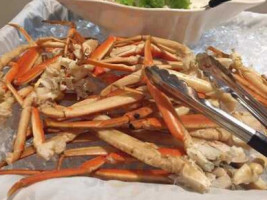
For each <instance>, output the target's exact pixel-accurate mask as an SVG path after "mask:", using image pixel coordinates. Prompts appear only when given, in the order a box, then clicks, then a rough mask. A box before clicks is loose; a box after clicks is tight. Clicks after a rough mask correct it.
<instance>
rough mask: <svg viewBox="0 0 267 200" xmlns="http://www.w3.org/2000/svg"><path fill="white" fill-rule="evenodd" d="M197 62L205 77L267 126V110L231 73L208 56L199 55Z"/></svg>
mask: <svg viewBox="0 0 267 200" xmlns="http://www.w3.org/2000/svg"><path fill="white" fill-rule="evenodd" d="M197 62H198V63H199V68H200V69H201V70H202V71H203V72H204V75H205V76H206V77H208V78H209V80H210V81H211V83H213V85H214V86H215V87H216V88H217V89H219V90H220V91H221V92H225V93H229V94H231V96H232V97H233V98H234V99H236V100H237V101H238V102H239V103H240V104H241V105H242V106H244V107H245V108H246V109H247V110H248V111H249V112H250V113H251V114H252V115H253V116H254V117H255V118H256V119H258V120H259V121H260V122H261V124H262V125H263V126H265V127H266V126H267V109H266V108H265V107H264V106H263V105H261V103H259V102H258V101H256V100H255V98H254V97H252V96H251V95H250V94H249V93H248V92H247V91H246V90H244V89H243V88H242V86H240V85H239V83H238V82H237V81H236V79H235V78H234V76H233V75H232V73H231V71H230V70H229V69H227V68H225V67H224V66H223V65H222V64H221V63H220V62H219V61H217V60H216V59H215V58H214V57H212V56H209V55H208V54H205V53H203V54H198V55H197Z"/></svg>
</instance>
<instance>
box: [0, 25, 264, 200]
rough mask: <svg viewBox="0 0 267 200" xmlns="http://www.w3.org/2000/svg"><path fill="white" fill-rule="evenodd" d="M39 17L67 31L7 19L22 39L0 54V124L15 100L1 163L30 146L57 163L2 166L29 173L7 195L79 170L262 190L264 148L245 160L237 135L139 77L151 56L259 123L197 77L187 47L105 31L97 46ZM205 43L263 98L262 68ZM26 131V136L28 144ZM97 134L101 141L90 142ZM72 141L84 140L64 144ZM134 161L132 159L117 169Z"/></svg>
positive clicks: (27, 152)
mask: <svg viewBox="0 0 267 200" xmlns="http://www.w3.org/2000/svg"><path fill="white" fill-rule="evenodd" d="M44 22H45V23H50V24H59V25H63V26H67V27H69V31H68V34H67V37H66V38H64V39H57V38H54V37H46V38H39V39H37V40H34V39H32V38H31V36H30V35H28V33H27V32H26V31H25V30H24V29H23V28H22V27H20V26H18V25H15V24H11V25H12V26H13V27H14V28H16V29H18V31H20V32H21V33H22V34H23V35H24V36H25V38H26V40H27V42H28V44H25V45H22V46H20V47H17V48H16V49H14V50H12V51H11V52H8V53H6V54H5V55H3V56H2V57H1V58H0V69H2V68H8V71H7V73H5V74H4V73H2V74H1V82H0V86H1V87H0V111H3V112H1V113H0V116H1V120H2V123H5V119H7V117H10V116H11V113H12V108H13V105H14V104H15V102H17V103H18V104H19V105H20V106H21V114H20V120H19V123H18V129H17V132H16V137H15V140H14V146H13V149H12V152H10V153H9V154H7V156H6V158H5V160H3V161H2V162H1V163H0V166H1V167H5V166H7V165H9V164H12V163H14V162H16V161H18V160H21V159H23V158H25V157H28V156H31V155H34V154H37V155H39V156H40V157H41V158H40V159H45V160H50V159H51V158H52V157H54V156H55V155H59V156H58V163H57V166H56V169H54V170H46V169H36V170H25V169H11V170H10V169H8V170H7V169H2V170H0V174H21V175H28V176H27V177H25V178H23V179H21V180H20V181H18V182H17V183H16V184H15V185H13V187H12V188H11V189H10V191H9V193H8V195H9V196H11V195H13V194H14V193H15V192H16V191H17V190H19V189H21V188H23V187H27V186H29V185H31V184H33V183H36V182H39V181H43V180H47V179H51V178H58V177H66V176H78V175H88V176H94V177H98V178H101V179H105V180H106V179H108V180H109V179H117V180H122V181H143V182H157V183H167V184H170V183H174V182H175V183H179V184H181V185H183V186H186V187H189V188H191V189H193V190H195V191H198V192H201V193H203V192H207V191H208V190H209V188H210V187H220V188H232V187H235V186H242V187H244V188H248V189H249V188H257V189H266V184H265V183H264V181H263V180H262V179H261V177H260V176H261V174H262V173H263V171H264V170H263V169H264V167H265V165H264V159H263V158H262V157H260V156H259V158H257V159H254V160H252V159H249V157H248V156H247V155H246V154H245V149H246V150H247V149H249V147H247V146H246V145H245V144H244V143H242V142H241V141H240V140H238V139H237V138H235V137H234V136H233V135H232V134H231V133H229V132H227V131H226V130H224V129H223V128H221V127H219V125H217V124H216V123H214V122H213V121H211V120H210V119H208V118H206V117H205V116H203V115H202V114H199V113H197V112H196V111H195V110H193V109H191V108H189V107H187V106H186V105H184V104H182V103H181V102H179V101H177V100H174V99H171V98H170V97H168V96H167V95H166V94H165V93H164V92H162V91H161V90H159V89H158V88H157V87H155V86H154V85H153V84H152V82H151V81H150V80H149V79H148V78H147V77H146V76H145V73H144V69H145V68H146V67H151V66H152V65H157V66H158V67H160V68H164V69H166V70H168V71H169V73H171V74H173V75H175V76H177V77H178V78H179V79H181V80H183V81H185V82H186V83H187V84H188V85H189V86H191V87H193V88H194V89H195V90H196V91H197V92H198V94H199V96H201V98H206V99H207V100H209V101H210V102H211V103H213V104H214V105H215V106H218V107H220V108H224V109H227V110H228V111H229V112H232V113H233V115H235V116H237V117H240V118H242V119H243V121H244V122H245V123H248V124H249V125H251V124H253V125H255V124H257V123H254V122H255V119H254V118H253V117H252V116H251V115H249V114H247V113H245V114H244V113H240V112H237V111H236V109H235V108H236V104H237V102H236V101H235V100H234V99H233V98H232V97H231V96H229V95H227V94H224V93H222V92H220V91H217V89H216V88H214V87H213V85H212V84H211V83H210V82H209V80H208V79H206V78H205V77H203V75H202V72H201V70H200V69H199V68H198V62H197V61H196V59H195V55H194V54H193V53H192V52H191V50H190V49H189V48H188V47H186V46H185V45H182V44H180V43H178V42H175V41H170V40H167V39H162V38H158V37H153V36H148V35H143V36H135V37H131V38H119V37H114V36H110V37H108V38H107V40H106V41H104V42H103V43H102V44H100V45H99V44H98V41H96V40H94V39H85V38H84V37H83V36H82V35H81V34H80V33H79V32H78V31H77V30H76V26H75V24H74V23H72V22H61V21H44ZM209 50H210V51H212V52H213V54H214V56H215V57H216V58H217V59H218V60H219V61H220V62H222V63H223V64H224V65H225V66H226V67H230V68H231V69H232V70H233V74H234V76H235V77H236V79H237V81H239V83H240V84H241V85H242V86H244V87H245V88H246V89H247V90H248V91H249V92H251V93H252V91H253V95H254V96H255V98H256V99H258V100H259V101H260V102H262V103H263V104H264V105H267V104H266V91H267V85H266V79H265V78H264V77H261V76H260V75H259V74H257V73H256V72H254V71H253V70H251V69H248V68H246V67H244V66H243V64H242V62H241V60H240V57H239V56H237V55H236V53H233V54H231V55H228V54H225V53H223V52H221V51H219V50H217V49H215V48H214V47H210V48H209ZM234 111H235V112H234ZM244 116H246V117H244ZM253 120H254V121H253ZM253 125H252V126H253ZM256 128H257V129H261V130H264V129H265V128H264V127H263V126H261V125H258V126H257V127H256ZM264 131H265V130H264ZM30 139H32V140H31V141H32V144H31V145H30V146H27V145H26V142H27V140H30ZM96 141H98V142H100V141H101V142H100V143H101V144H99V145H95V144H94V145H91V144H90V143H91V142H96ZM69 143H71V144H72V145H75V144H77V143H82V144H83V145H84V146H83V147H80V148H68V144H69ZM86 145H87V146H86ZM82 156H86V158H88V156H89V158H88V161H86V162H84V163H83V164H81V165H80V166H75V167H72V168H66V166H65V163H64V161H65V160H66V159H68V158H69V157H82ZM133 163H139V164H138V166H139V167H136V168H133V169H132V168H131V169H120V166H121V165H124V164H133ZM103 166H105V168H103ZM140 166H143V167H145V168H146V169H145V170H143V169H142V168H140Z"/></svg>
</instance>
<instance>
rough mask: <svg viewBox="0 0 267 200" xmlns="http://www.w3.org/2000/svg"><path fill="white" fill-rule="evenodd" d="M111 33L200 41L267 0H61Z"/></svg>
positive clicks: (184, 41)
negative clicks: (138, 1) (173, 0)
mask: <svg viewBox="0 0 267 200" xmlns="http://www.w3.org/2000/svg"><path fill="white" fill-rule="evenodd" d="M58 1H59V2H61V3H62V4H64V5H65V6H66V7H67V8H69V9H70V10H72V11H73V12H75V13H76V14H78V15H80V16H82V17H83V18H85V19H88V20H90V21H91V22H93V23H95V24H97V25H99V26H101V27H103V28H105V29H106V30H107V31H109V32H110V34H113V35H116V36H122V37H126V36H127V37H129V36H134V35H138V34H151V35H154V36H159V37H163V38H169V39H172V40H176V41H179V42H182V43H185V44H193V43H195V42H197V41H198V39H199V38H200V36H201V34H202V33H203V31H205V30H207V29H209V28H211V27H213V26H216V25H218V24H220V23H222V22H225V21H227V20H229V19H230V18H232V17H234V16H235V15H237V14H238V13H240V12H241V11H243V10H246V9H249V8H251V7H254V6H256V5H258V4H260V3H263V2H265V0H232V1H229V2H226V3H223V4H221V5H219V6H217V7H215V8H212V9H208V10H205V9H203V8H201V9H194V10H188V9H168V8H137V7H132V6H124V5H121V4H116V3H111V2H107V1H101V0H58Z"/></svg>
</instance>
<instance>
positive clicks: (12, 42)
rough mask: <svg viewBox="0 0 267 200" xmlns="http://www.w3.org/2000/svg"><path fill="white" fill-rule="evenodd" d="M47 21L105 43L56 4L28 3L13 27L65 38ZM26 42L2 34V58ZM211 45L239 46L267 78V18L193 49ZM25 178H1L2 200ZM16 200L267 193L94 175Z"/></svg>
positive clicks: (32, 190) (6, 133) (227, 27)
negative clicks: (70, 25) (71, 25)
mask: <svg viewBox="0 0 267 200" xmlns="http://www.w3.org/2000/svg"><path fill="white" fill-rule="evenodd" d="M43 19H58V20H59V19H60V20H73V21H75V22H76V23H77V25H78V29H79V30H80V31H81V32H82V33H83V34H84V35H86V36H92V37H97V38H98V39H100V40H103V39H104V38H105V37H106V35H107V33H105V32H103V30H101V29H100V28H99V27H98V26H96V25H94V24H92V23H90V22H87V21H84V20H81V19H80V18H79V17H78V16H76V15H74V14H72V13H70V12H69V11H68V10H67V9H66V8H64V7H62V6H61V5H60V4H59V3H57V2H56V1H54V0H34V1H33V2H31V3H30V4H28V5H27V6H26V7H25V8H24V10H22V12H21V13H19V14H18V16H17V17H16V18H14V19H13V20H12V22H13V23H18V24H20V25H23V26H24V27H25V28H26V29H27V31H28V32H29V33H30V34H31V35H33V37H34V38H36V37H40V36H48V35H55V36H57V37H63V36H64V35H65V34H66V28H64V27H61V26H56V27H54V26H53V27H52V26H47V25H45V26H44V25H43V24H42V23H41V21H42V20H43ZM22 42H24V39H23V37H21V35H19V34H18V33H17V31H16V30H14V29H13V28H11V27H8V26H6V27H4V28H2V29H1V30H0V46H1V48H0V54H3V53H4V52H6V51H8V50H10V49H12V48H14V47H15V46H17V45H19V44H21V43H22ZM209 45H213V46H215V47H217V48H219V49H222V50H225V51H227V52H230V51H231V49H232V48H235V49H236V50H237V51H238V52H240V54H241V55H242V57H243V58H244V60H245V63H246V64H247V65H252V64H253V66H254V67H255V69H257V70H258V71H260V72H261V73H265V74H267V67H266V63H267V57H266V55H267V15H263V14H255V13H249V12H243V13H241V14H240V15H238V16H237V17H236V18H235V19H233V20H231V21H229V22H227V23H226V24H224V25H222V26H220V27H217V28H214V29H212V30H210V31H208V32H206V33H205V34H204V35H203V37H202V39H201V40H200V42H199V44H197V45H196V46H193V47H192V48H193V49H194V51H195V52H200V51H203V50H205V48H206V47H207V46H209ZM13 134H14V130H12V129H11V128H10V127H4V128H3V127H1V129H0V136H1V137H0V159H2V158H3V157H4V155H5V153H6V152H7V150H8V148H9V147H10V144H11V142H12V138H13V136H12V135H13ZM23 166H24V167H29V168H35V167H36V166H38V167H45V168H49V167H51V166H53V164H51V162H50V164H49V163H48V164H47V163H46V162H45V161H43V160H41V159H40V158H39V159H38V160H37V159H36V158H30V159H27V160H26V161H23V162H21V163H20V164H19V165H17V166H14V167H23ZM21 177H22V176H15V175H3V176H0V200H1V199H5V198H6V193H7V191H8V189H9V188H10V187H11V186H12V184H14V183H15V182H16V181H18V180H19V179H20V178H21ZM13 199H14V200H27V199H31V200H37V199H38V200H47V199H49V200H55V199H60V200H61V199H62V200H67V199H79V200H83V199H94V200H102V199H125V200H130V199H146V200H149V199H153V200H163V199H168V200H171V199H179V200H191V199H192V200H201V199H205V200H213V199H216V200H226V199H227V200H232V199H235V200H239V199H240V200H241V199H242V200H244V199H257V200H265V199H267V191H255V190H251V191H230V190H220V189H211V191H210V193H206V194H198V193H195V192H189V191H186V190H184V189H182V188H181V187H179V186H176V185H161V184H144V183H124V182H120V181H101V180H99V179H95V178H89V177H73V178H60V179H53V180H48V181H43V182H40V183H37V184H34V185H32V186H30V187H27V188H25V189H22V190H21V191H19V192H18V193H17V194H16V195H15V196H14V197H13Z"/></svg>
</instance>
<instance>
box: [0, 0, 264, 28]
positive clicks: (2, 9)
mask: <svg viewBox="0 0 267 200" xmlns="http://www.w3.org/2000/svg"><path fill="white" fill-rule="evenodd" d="M0 1H1V3H0V27H2V26H4V25H5V24H6V23H8V22H9V21H10V20H11V19H12V18H13V17H15V16H16V15H17V13H19V11H20V10H21V9H22V8H23V7H24V6H25V5H26V4H27V3H28V2H30V1H31V0H0ZM252 1H253V0H252ZM251 10H252V11H254V12H260V13H267V2H265V4H263V5H260V6H258V7H255V8H253V9H251Z"/></svg>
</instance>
